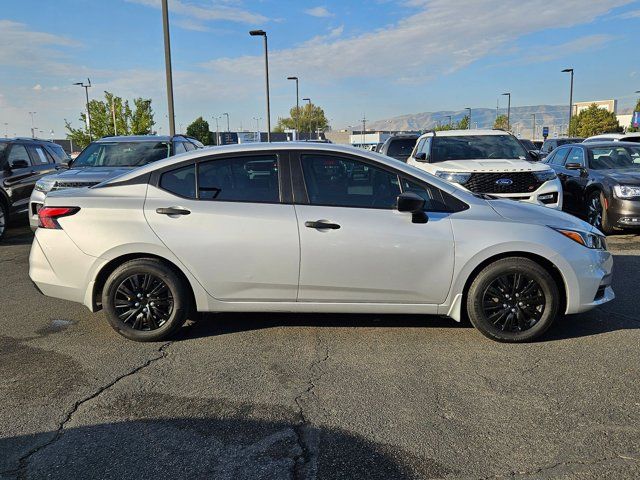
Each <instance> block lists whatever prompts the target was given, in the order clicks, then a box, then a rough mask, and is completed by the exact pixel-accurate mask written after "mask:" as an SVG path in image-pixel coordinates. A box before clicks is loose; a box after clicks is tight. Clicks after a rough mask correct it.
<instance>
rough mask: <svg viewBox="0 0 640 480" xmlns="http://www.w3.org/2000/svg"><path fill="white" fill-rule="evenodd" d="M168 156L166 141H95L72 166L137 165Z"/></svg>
mask: <svg viewBox="0 0 640 480" xmlns="http://www.w3.org/2000/svg"><path fill="white" fill-rule="evenodd" d="M169 156H170V152H169V143H168V142H152V141H149V142H95V143H91V144H90V145H89V146H88V147H87V148H85V149H84V150H83V151H82V153H81V154H80V155H79V156H78V158H76V159H75V161H74V162H73V167H74V168H75V167H139V166H140V165H146V164H147V163H151V162H155V161H157V160H161V159H163V158H167V157H169Z"/></svg>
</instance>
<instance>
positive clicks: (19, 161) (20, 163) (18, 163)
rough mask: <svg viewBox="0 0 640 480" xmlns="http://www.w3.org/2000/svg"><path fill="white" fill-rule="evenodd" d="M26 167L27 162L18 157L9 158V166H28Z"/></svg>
mask: <svg viewBox="0 0 640 480" xmlns="http://www.w3.org/2000/svg"><path fill="white" fill-rule="evenodd" d="M28 167H29V162H27V161H26V160H23V159H20V158H18V159H16V160H11V161H10V162H9V168H28Z"/></svg>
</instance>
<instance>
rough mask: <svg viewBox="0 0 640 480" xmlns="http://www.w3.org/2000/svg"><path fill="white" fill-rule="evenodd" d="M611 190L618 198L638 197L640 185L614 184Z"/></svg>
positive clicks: (639, 195)
mask: <svg viewBox="0 0 640 480" xmlns="http://www.w3.org/2000/svg"><path fill="white" fill-rule="evenodd" d="M613 192H614V193H615V194H616V197H618V198H637V197H640V186H632V185H616V186H615V187H613Z"/></svg>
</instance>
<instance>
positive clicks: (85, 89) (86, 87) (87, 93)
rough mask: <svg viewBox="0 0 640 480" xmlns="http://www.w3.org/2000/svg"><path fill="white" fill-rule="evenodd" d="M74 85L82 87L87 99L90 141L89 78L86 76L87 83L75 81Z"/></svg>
mask: <svg viewBox="0 0 640 480" xmlns="http://www.w3.org/2000/svg"><path fill="white" fill-rule="evenodd" d="M74 85H79V86H81V87H82V88H84V94H85V97H86V100H87V130H89V141H91V114H90V113H89V87H91V80H90V79H88V78H87V84H86V85H85V84H84V82H76V83H74Z"/></svg>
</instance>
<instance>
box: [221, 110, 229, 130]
mask: <svg viewBox="0 0 640 480" xmlns="http://www.w3.org/2000/svg"><path fill="white" fill-rule="evenodd" d="M222 115H225V116H226V117H227V132H230V131H231V127H229V114H228V113H223V114H222Z"/></svg>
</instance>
